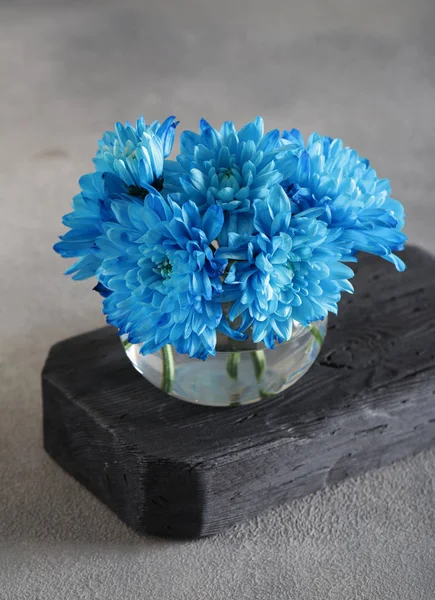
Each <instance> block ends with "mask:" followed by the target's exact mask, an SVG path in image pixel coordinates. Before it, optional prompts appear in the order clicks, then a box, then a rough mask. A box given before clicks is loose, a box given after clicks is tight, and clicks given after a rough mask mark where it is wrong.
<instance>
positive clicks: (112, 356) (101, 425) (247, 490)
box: [42, 247, 435, 538]
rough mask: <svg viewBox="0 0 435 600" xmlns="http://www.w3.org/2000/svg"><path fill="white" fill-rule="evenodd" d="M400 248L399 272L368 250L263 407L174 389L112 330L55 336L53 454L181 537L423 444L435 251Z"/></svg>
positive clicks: (151, 525) (48, 436)
mask: <svg viewBox="0 0 435 600" xmlns="http://www.w3.org/2000/svg"><path fill="white" fill-rule="evenodd" d="M402 257H403V258H404V260H405V261H406V263H407V264H408V270H407V271H406V272H405V273H403V274H400V273H397V272H396V271H395V269H394V267H393V266H392V265H391V264H389V263H387V262H385V261H383V260H381V259H380V258H375V257H371V256H361V259H360V262H359V263H358V265H357V275H356V277H355V280H354V284H355V295H354V296H349V295H346V297H345V298H343V300H342V302H341V305H340V314H339V317H338V318H332V319H331V320H330V327H329V332H328V336H327V338H326V343H325V346H324V349H323V351H322V353H321V355H320V356H319V359H318V360H317V362H316V364H315V365H314V366H313V367H312V369H311V370H310V371H309V372H308V373H307V374H306V375H305V376H304V377H303V378H302V379H301V380H300V381H299V382H298V383H297V384H296V385H295V386H293V387H291V388H290V389H289V390H287V391H286V392H284V393H283V394H282V395H280V396H277V397H275V398H273V399H271V400H264V401H262V402H260V403H259V404H256V405H251V406H246V407H239V408H227V409H212V408H207V407H203V406H196V405H191V404H187V403H185V402H182V401H180V400H177V399H174V398H171V397H170V396H167V395H166V394H164V393H163V392H161V391H160V390H158V389H157V388H155V387H153V386H152V385H151V384H150V383H148V382H147V381H146V380H145V379H144V378H142V377H141V376H140V375H139V374H138V373H137V372H136V371H135V370H134V368H133V367H132V366H131V364H130V362H129V361H128V359H127V357H126V356H125V354H124V350H123V348H122V346H121V343H120V341H119V339H118V337H117V335H116V332H115V331H114V330H113V329H112V328H110V327H105V328H103V329H100V330H97V331H93V332H90V333H87V334H85V335H80V336H78V337H75V338H72V339H69V340H65V341H63V342H60V343H59V344H57V345H55V346H54V347H53V348H52V349H51V351H50V354H49V357H48V359H47V362H46V365H45V368H44V371H43V374H42V383H43V397H44V443H45V448H46V450H47V452H48V453H49V454H50V455H51V456H52V457H53V458H54V459H55V460H56V461H57V462H58V463H59V464H60V465H61V467H63V468H64V469H65V470H66V471H68V472H69V473H70V474H71V475H73V476H74V477H75V478H76V479H77V480H78V481H80V482H81V483H83V484H84V485H85V486H86V487H87V488H88V489H89V490H91V492H93V493H94V494H95V495H96V496H97V497H98V498H100V500H102V501H103V502H104V503H105V504H107V505H108V506H109V507H110V508H111V509H112V510H113V511H114V512H115V513H116V514H117V515H118V516H119V517H120V518H121V519H122V520H123V521H125V522H126V523H127V524H128V525H130V526H131V527H133V528H134V529H135V530H137V531H139V532H142V533H155V534H161V535H169V536H176V537H186V538H195V537H200V536H204V535H210V534H214V533H218V532H219V531H222V530H223V529H224V528H226V527H228V526H229V525H232V524H233V523H236V522H238V521H241V520H243V519H247V518H249V517H252V516H253V515H256V514H257V513H259V512H260V511H263V510H264V509H266V508H268V507H270V506H273V505H276V504H278V503H281V502H286V501H288V500H291V499H292V498H296V497H298V496H302V495H303V494H308V493H311V492H314V491H316V490H318V489H320V488H323V487H325V486H327V485H330V484H333V483H336V482H337V481H339V480H341V479H344V478H345V477H349V476H353V475H356V474H357V473H362V472H364V471H366V470H368V469H373V468H376V467H380V466H383V465H386V464H389V463H391V462H393V461H394V460H396V459H399V458H404V457H406V456H409V455H413V454H415V453H417V452H419V451H420V450H422V449H424V448H426V447H428V446H429V445H431V444H432V442H433V441H434V437H435V258H434V257H432V256H430V255H429V254H427V253H426V252H424V251H423V250H420V249H418V248H413V247H409V248H408V249H407V250H406V251H405V252H404V253H403V254H402Z"/></svg>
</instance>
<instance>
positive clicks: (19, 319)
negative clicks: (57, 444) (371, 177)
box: [0, 0, 435, 600]
mask: <svg viewBox="0 0 435 600" xmlns="http://www.w3.org/2000/svg"><path fill="white" fill-rule="evenodd" d="M434 29H435V4H434V2H433V0H413V1H412V2H411V0H365V1H346V0H318V1H317V2H316V1H315V0H305V1H304V2H295V1H293V0H267V2H265V1H264V0H263V1H262V2H260V1H259V0H238V1H237V2H234V1H230V0H185V1H181V0H178V1H177V0H161V1H160V2H147V3H145V2H143V1H142V2H141V1H140V0H123V1H122V2H120V1H118V2H116V1H115V0H107V1H100V2H98V1H92V0H76V1H72V0H70V1H67V0H63V1H62V0H61V1H57V2H55V1H54V0H52V1H49V0H46V1H43V0H39V1H35V0H33V1H31V0H27V1H26V2H24V1H21V2H20V1H19V0H18V1H15V2H13V1H10V2H5V1H4V0H3V1H1V0H0V82H1V87H0V190H1V200H0V203H1V213H0V252H1V266H0V269H1V279H0V281H1V292H2V294H1V302H0V379H1V385H0V407H1V413H0V414H1V418H0V600H133V599H134V600H137V599H139V598H144V599H154V598H159V599H162V600H167V599H172V598H174V599H180V600H184V599H189V600H221V599H222V600H224V599H225V600H232V599H242V598H246V599H248V598H249V599H250V600H255V599H260V600H269V599H270V600H280V599H295V600H305V599H308V600H320V599H322V600H326V599H333V600H353V599H358V600H377V599H380V600H389V599H394V600H423V599H424V600H433V598H434V597H435V499H434V482H435V460H434V459H435V451H431V452H426V453H424V454H421V455H419V456H417V457H414V458H412V459H410V460H407V461H404V462H402V463H399V464H396V465H394V466H392V467H391V468H389V469H385V470H381V471H378V472H376V473H372V474H369V475H367V476H365V477H362V478H360V479H357V480H353V481H349V482H346V483H344V484H343V485H340V486H338V487H336V488H333V489H331V490H328V491H326V492H324V493H319V494H316V495H314V496H311V497H307V498H304V499H302V500H300V501H297V502H295V503H292V504H289V505H287V506H283V507H281V508H277V509H274V510H272V511H269V512H268V513H266V514H264V515H262V516H261V517H259V518H258V519H256V520H253V521H250V522H247V523H246V524H244V525H241V526H239V527H237V528H235V529H233V530H231V531H228V532H227V533H226V534H225V535H221V536H218V537H216V538H213V539H206V540H203V541H200V542H196V543H181V542H171V541H164V540H158V539H153V538H142V539H141V538H139V537H138V536H136V535H135V534H133V533H132V532H130V531H129V530H128V529H127V528H126V527H124V526H123V525H122V524H120V523H119V522H118V521H117V520H116V519H115V517H113V516H112V514H110V513H109V512H108V511H107V510H106V509H105V507H103V506H102V505H100V504H99V503H98V502H97V501H96V500H95V499H94V498H93V497H92V496H91V495H90V494H88V493H87V492H86V491H85V490H83V489H82V488H81V487H80V486H79V485H78V484H76V483H75V482H74V481H73V480H72V479H70V478H69V477H68V476H67V475H65V474H64V473H62V472H61V470H60V469H58V468H57V467H56V466H55V465H54V464H53V463H52V462H51V461H50V460H49V458H48V457H47V456H45V455H44V453H43V451H42V448H41V409H40V388H39V373H40V369H41V367H42V364H43V361H44V358H45V355H46V352H47V350H48V348H49V346H50V345H51V344H52V343H54V342H55V341H57V340H58V339H60V338H63V337H65V336H69V335H73V334H75V333H79V332H82V331H86V330H88V329H90V328H92V327H96V326H99V325H101V324H102V323H103V318H102V316H101V314H100V305H99V300H98V298H97V296H96V295H95V294H93V293H91V291H90V289H89V288H90V286H89V284H88V283H83V284H75V283H73V282H71V281H69V280H67V279H66V278H62V275H61V274H62V271H63V269H64V267H65V264H64V263H63V262H62V261H61V259H60V258H59V257H57V256H56V255H55V254H54V253H53V252H52V251H51V245H52V242H53V241H54V239H55V238H56V236H57V235H58V233H59V232H60V231H61V227H60V218H61V215H62V214H63V213H65V212H66V210H67V207H68V203H69V201H70V197H71V196H72V195H73V193H75V191H76V190H77V185H76V180H77V178H78V176H79V175H80V174H82V173H83V172H85V171H87V170H89V168H90V160H89V159H90V156H91V155H92V153H93V152H94V149H95V144H96V139H97V138H98V136H99V135H100V133H101V132H102V130H104V129H105V128H108V127H110V126H111V125H112V123H113V122H114V121H115V120H117V119H126V118H134V117H135V116H136V115H137V114H138V113H140V112H142V113H143V114H144V115H145V117H146V118H148V119H153V118H155V117H157V118H163V117H164V116H166V115H167V114H169V113H175V114H177V115H178V117H179V118H181V120H182V123H183V125H184V126H185V127H194V125H195V122H196V120H197V119H198V117H199V116H201V115H203V116H206V117H208V118H209V119H210V120H212V121H213V122H216V123H219V122H220V121H222V120H223V119H226V118H233V119H234V120H235V121H236V122H237V123H239V124H241V123H242V122H243V121H245V120H247V119H250V118H251V117H253V116H255V115H257V114H261V115H263V116H264V117H265V118H266V121H267V124H268V125H269V126H270V127H275V126H278V127H283V126H287V127H292V126H298V127H300V128H301V129H302V130H303V131H304V133H308V132H309V131H310V130H319V131H321V132H323V133H328V134H330V135H334V136H340V137H343V138H344V139H345V140H346V142H347V143H348V144H350V145H353V146H354V147H356V148H357V149H358V150H359V151H360V152H361V153H363V154H365V155H367V156H369V157H370V158H371V160H372V162H373V164H374V165H375V166H376V167H377V169H378V172H379V173H380V174H381V175H382V176H384V177H389V178H390V179H391V181H392V185H393V190H394V191H395V195H396V197H398V198H400V199H401V200H402V201H403V202H404V203H405V205H406V208H407V211H408V227H407V232H408V234H409V236H410V238H411V240H412V241H414V242H418V243H420V244H421V245H423V246H425V247H426V248H429V249H432V250H435V235H434V224H435V206H434V198H433V187H434V179H435V177H434V173H435V160H434V159H435V146H434V139H435V136H434V133H435V62H434V54H435V36H434V35H433V32H434ZM162 443H164V440H162Z"/></svg>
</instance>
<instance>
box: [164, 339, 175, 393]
mask: <svg viewBox="0 0 435 600" xmlns="http://www.w3.org/2000/svg"><path fill="white" fill-rule="evenodd" d="M162 361H163V372H162V385H161V388H162V390H163V391H164V392H166V393H167V394H170V393H171V392H172V386H173V385H174V371H175V368H174V355H173V353H172V346H171V345H170V344H166V346H163V348H162Z"/></svg>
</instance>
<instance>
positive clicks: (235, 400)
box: [121, 319, 327, 406]
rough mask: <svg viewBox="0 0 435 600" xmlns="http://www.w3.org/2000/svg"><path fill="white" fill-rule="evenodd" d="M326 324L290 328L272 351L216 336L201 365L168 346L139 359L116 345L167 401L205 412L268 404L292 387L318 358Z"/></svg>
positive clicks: (132, 349) (136, 352) (130, 347)
mask: <svg viewBox="0 0 435 600" xmlns="http://www.w3.org/2000/svg"><path fill="white" fill-rule="evenodd" d="M326 327H327V320H326V319H325V320H323V321H317V322H315V323H312V324H311V325H310V326H308V327H304V326H302V325H300V324H299V323H294V324H293V334H292V338H291V339H290V340H289V341H288V342H285V343H283V344H277V345H276V347H275V349H274V350H269V349H267V348H266V347H265V346H264V345H263V344H253V343H252V342H250V341H247V342H235V341H234V340H232V339H230V338H228V337H227V336H224V335H221V334H218V338H217V344H216V355H215V356H209V357H208V358H207V360H206V361H202V360H199V359H196V358H189V356H187V355H186V354H178V352H176V351H175V350H174V349H173V348H172V346H165V347H164V348H162V350H160V351H159V352H154V353H153V354H147V355H143V354H141V353H140V348H141V344H130V343H129V342H128V340H127V337H126V336H121V340H122V343H123V346H124V349H125V351H126V354H127V356H128V358H129V359H130V361H131V362H132V364H133V366H134V367H135V368H136V369H137V370H138V371H139V373H140V374H141V375H143V376H144V377H145V378H146V379H147V380H148V381H150V382H151V383H152V384H154V385H155V386H156V387H158V388H160V389H162V390H163V391H165V392H166V393H168V394H170V395H171V396H175V397H176V398H180V399H181V400H185V401H187V402H192V403H194V404H203V405H205V406H240V405H243V404H251V403H253V402H258V401H259V400H262V399H267V398H271V397H272V396H275V395H276V394H279V393H280V392H282V391H283V390H285V389H287V388H288V387H290V386H291V385H293V384H294V383H295V382H296V381H297V380H298V379H300V377H302V375H304V373H306V372H307V371H308V369H309V368H310V367H311V365H312V364H313V362H314V361H315V359H316V357H317V355H318V354H319V351H320V348H321V346H322V343H323V340H324V338H325V335H326Z"/></svg>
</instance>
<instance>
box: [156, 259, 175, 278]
mask: <svg viewBox="0 0 435 600" xmlns="http://www.w3.org/2000/svg"><path fill="white" fill-rule="evenodd" d="M154 272H155V273H158V274H159V275H161V276H162V278H163V279H169V277H170V276H171V273H172V265H171V263H170V262H169V259H168V258H165V260H164V261H163V262H161V263H160V264H159V265H157V267H156V268H155V269H154Z"/></svg>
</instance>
